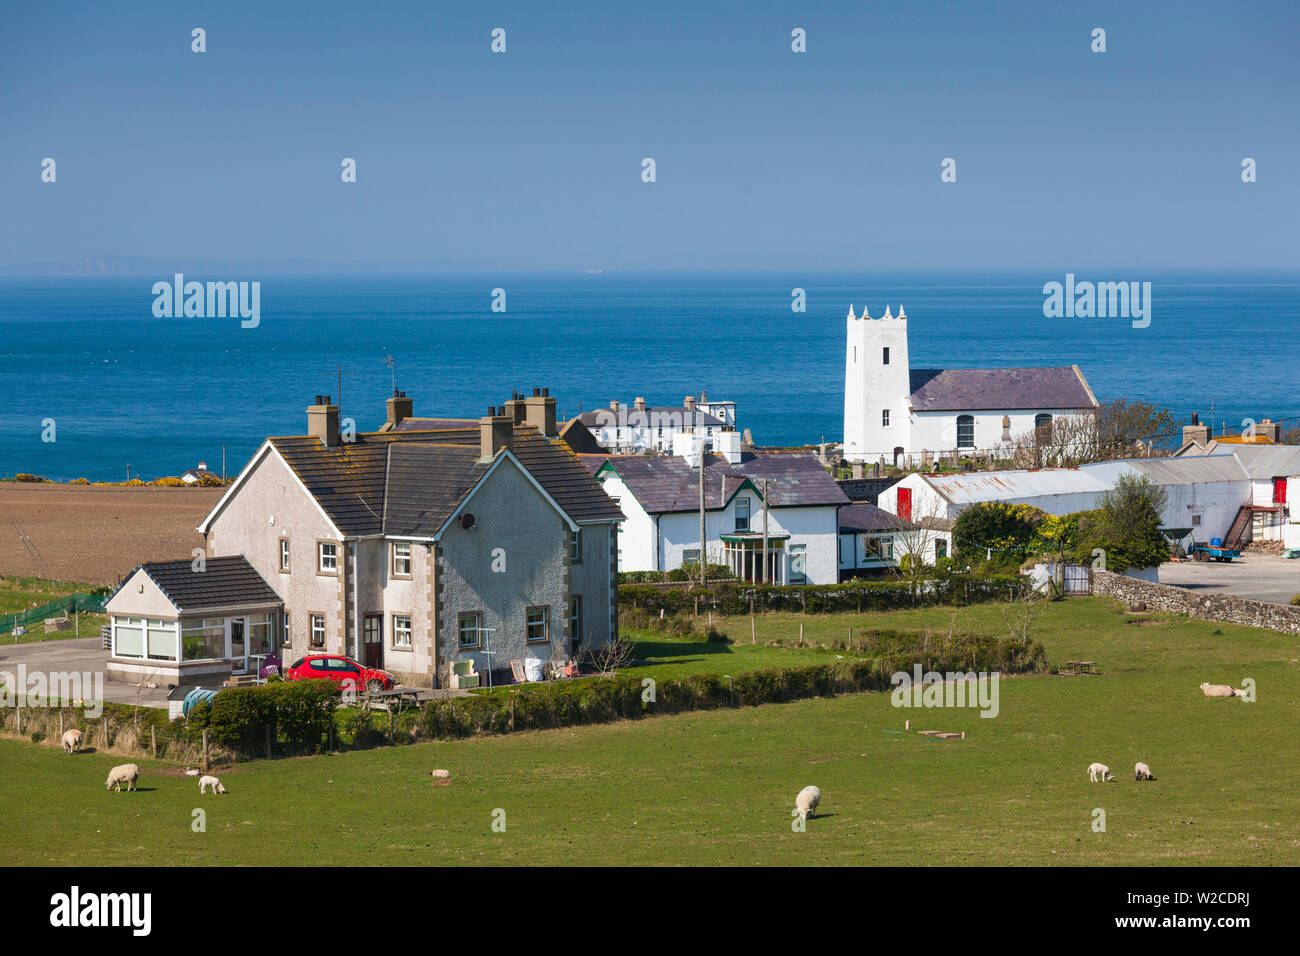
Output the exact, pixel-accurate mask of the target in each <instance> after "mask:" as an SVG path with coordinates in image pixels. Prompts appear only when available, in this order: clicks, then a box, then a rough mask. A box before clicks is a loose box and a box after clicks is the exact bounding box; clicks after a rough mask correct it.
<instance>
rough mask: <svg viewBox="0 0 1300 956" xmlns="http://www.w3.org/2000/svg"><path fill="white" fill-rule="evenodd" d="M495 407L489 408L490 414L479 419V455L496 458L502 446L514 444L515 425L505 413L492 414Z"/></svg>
mask: <svg viewBox="0 0 1300 956" xmlns="http://www.w3.org/2000/svg"><path fill="white" fill-rule="evenodd" d="M494 411H495V409H491V408H489V409H488V414H487V415H486V416H484V417H483V418H480V419H479V423H478V433H479V457H481V458H494V457H496V453H497V452H498V451H500V450H501V449H502V448H511V447H513V445H514V436H515V426H514V422H512V421H511V420H510V419H509V418H507V417H505V416H504V415H495V414H492V413H493V412H494Z"/></svg>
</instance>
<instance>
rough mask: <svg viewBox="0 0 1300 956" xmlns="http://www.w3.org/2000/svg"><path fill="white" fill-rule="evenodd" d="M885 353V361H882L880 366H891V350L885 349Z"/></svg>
mask: <svg viewBox="0 0 1300 956" xmlns="http://www.w3.org/2000/svg"><path fill="white" fill-rule="evenodd" d="M883 352H884V355H883V356H882V358H883V361H882V362H881V363H880V364H881V365H888V364H889V349H888V348H885V349H883Z"/></svg>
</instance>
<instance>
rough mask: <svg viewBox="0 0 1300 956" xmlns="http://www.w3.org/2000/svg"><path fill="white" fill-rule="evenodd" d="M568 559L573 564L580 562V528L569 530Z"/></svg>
mask: <svg viewBox="0 0 1300 956" xmlns="http://www.w3.org/2000/svg"><path fill="white" fill-rule="evenodd" d="M569 560H570V561H571V562H572V563H573V564H581V563H582V529H581V528H579V529H578V530H577V531H571V532H569Z"/></svg>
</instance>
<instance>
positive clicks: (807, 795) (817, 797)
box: [794, 787, 822, 820]
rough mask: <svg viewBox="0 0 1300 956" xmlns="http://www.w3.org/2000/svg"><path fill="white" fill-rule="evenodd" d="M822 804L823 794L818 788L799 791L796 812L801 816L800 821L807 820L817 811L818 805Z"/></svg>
mask: <svg viewBox="0 0 1300 956" xmlns="http://www.w3.org/2000/svg"><path fill="white" fill-rule="evenodd" d="M821 802H822V792H821V791H820V790H819V789H817V788H816V787H804V788H803V789H802V790H800V791H799V796H797V797H795V798H794V808H795V812H796V813H798V814H799V819H801V820H807V819H808V817H810V816H812V815H813V811H814V810H816V809H817V804H819V803H821Z"/></svg>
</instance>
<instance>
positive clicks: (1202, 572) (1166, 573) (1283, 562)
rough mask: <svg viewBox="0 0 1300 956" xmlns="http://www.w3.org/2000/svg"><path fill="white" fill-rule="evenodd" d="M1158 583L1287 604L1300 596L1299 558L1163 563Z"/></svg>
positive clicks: (1251, 557)
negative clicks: (1293, 596) (1294, 596)
mask: <svg viewBox="0 0 1300 956" xmlns="http://www.w3.org/2000/svg"><path fill="white" fill-rule="evenodd" d="M1160 583H1161V584H1172V585H1174V586H1175V587H1180V588H1186V589H1187V590H1189V591H1192V592H1198V591H1206V592H1213V593H1221V594H1231V595H1232V596H1233V597H1239V598H1250V599H1251V600H1255V601H1269V602H1271V603H1273V604H1289V603H1290V601H1291V597H1292V595H1294V594H1300V558H1292V559H1287V558H1282V557H1278V556H1276V555H1272V554H1261V553H1257V552H1253V551H1247V552H1246V556H1245V557H1244V558H1241V559H1239V560H1236V561H1227V562H1221V561H1182V562H1179V563H1177V564H1172V563H1165V564H1162V565H1160Z"/></svg>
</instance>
